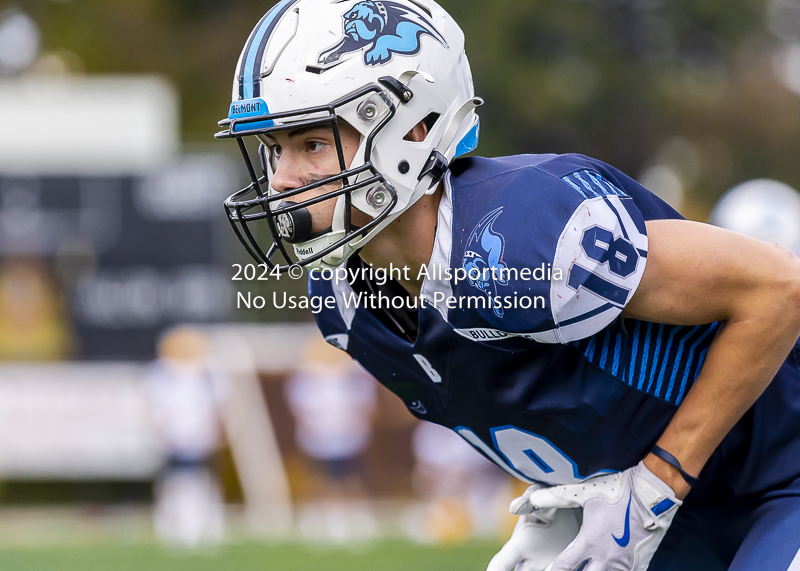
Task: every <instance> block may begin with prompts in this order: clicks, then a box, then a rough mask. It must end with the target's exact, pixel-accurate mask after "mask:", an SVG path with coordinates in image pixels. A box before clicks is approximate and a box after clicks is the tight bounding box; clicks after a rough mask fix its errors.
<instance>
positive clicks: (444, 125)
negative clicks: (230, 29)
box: [218, 0, 800, 571]
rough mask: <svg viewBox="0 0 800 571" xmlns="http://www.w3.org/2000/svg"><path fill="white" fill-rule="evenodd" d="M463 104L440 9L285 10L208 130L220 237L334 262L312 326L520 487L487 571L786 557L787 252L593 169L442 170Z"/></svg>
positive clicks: (790, 493) (469, 126)
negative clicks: (509, 529) (228, 188)
mask: <svg viewBox="0 0 800 571" xmlns="http://www.w3.org/2000/svg"><path fill="white" fill-rule="evenodd" d="M480 103H481V100H480V99H479V98H477V97H475V95H474V93H473V85H472V78H471V74H470V69H469V64H468V62H467V57H466V55H465V52H464V36H463V34H462V32H461V30H460V29H459V27H458V26H457V24H456V23H455V22H454V21H453V19H452V18H451V17H450V16H449V15H448V14H447V13H446V12H445V11H444V10H443V9H442V8H441V7H439V6H438V5H437V4H435V3H434V2H433V1H431V0H391V1H389V0H386V1H384V0H361V1H358V0H338V1H332V0H282V1H280V2H279V3H278V4H277V5H275V6H274V7H273V8H272V9H271V10H270V11H269V12H268V13H267V14H266V15H265V16H264V17H263V18H262V20H261V21H260V22H259V23H258V24H257V26H256V28H255V29H254V31H253V32H252V34H251V35H250V37H249V39H248V40H247V43H246V45H245V47H244V50H243V51H242V55H241V58H240V60H239V63H238V65H237V67H236V73H235V77H234V83H233V103H232V104H231V107H230V112H229V115H228V118H227V119H225V120H224V121H222V122H221V126H222V127H223V128H224V131H222V132H221V133H219V134H218V137H219V138H234V139H235V140H236V141H237V143H238V144H239V147H240V149H241V151H242V156H243V158H244V160H245V163H246V165H247V168H248V172H249V174H250V177H251V181H252V182H251V183H250V184H249V185H248V186H247V187H245V188H244V189H242V190H240V191H239V192H237V193H234V194H233V195H232V196H231V197H230V198H229V199H228V200H227V201H226V203H225V204H226V210H227V212H228V217H229V219H230V221H231V224H232V225H233V227H234V230H235V231H236V233H237V235H238V236H239V238H240V239H241V240H242V242H243V244H244V246H245V247H246V248H247V250H248V251H249V252H250V254H251V255H252V256H253V257H254V258H256V260H258V261H259V262H262V263H265V264H267V265H268V266H270V267H273V266H275V267H278V268H279V269H281V270H292V271H295V270H296V268H292V267H291V266H293V265H298V266H305V267H306V268H309V269H317V270H320V269H322V270H328V271H327V272H325V271H323V272H319V271H313V272H311V273H310V281H309V288H310V295H313V296H320V297H324V298H331V299H335V300H336V302H335V303H334V304H332V305H330V306H325V307H323V308H322V310H321V311H320V312H319V313H317V314H316V318H317V323H318V326H319V328H320V330H321V332H322V334H323V336H324V337H325V339H326V340H327V341H328V342H329V343H331V344H332V345H334V346H336V347H338V348H340V349H342V350H344V351H346V352H347V353H348V354H349V355H350V356H351V357H353V358H354V359H355V360H357V361H358V362H359V363H360V364H361V365H362V366H363V367H364V368H365V369H366V370H367V371H369V372H370V373H371V374H372V375H374V376H375V377H376V378H377V379H378V380H379V381H380V382H381V383H382V384H384V385H385V386H386V387H387V388H388V389H389V390H391V391H392V392H394V393H395V394H396V395H397V396H398V397H399V398H401V399H402V400H403V402H404V403H405V404H406V406H407V407H408V409H409V410H410V411H411V413H412V414H413V415H414V416H416V417H417V418H420V419H423V420H428V421H431V422H435V423H438V424H441V425H444V426H447V427H449V428H451V429H453V430H455V431H456V432H457V433H458V434H459V435H461V436H462V437H463V438H464V439H465V440H466V441H467V442H469V443H470V444H471V445H472V446H474V447H475V448H476V449H477V450H479V451H480V452H481V453H483V454H484V455H485V456H486V457H487V458H489V459H490V460H492V461H493V462H495V463H496V464H498V465H499V466H500V467H502V468H503V469H505V470H506V471H507V472H508V473H510V474H512V475H514V476H516V477H517V478H520V479H522V480H525V481H527V482H530V483H531V484H532V485H531V487H530V488H529V489H528V491H527V492H526V493H525V495H523V496H522V497H520V498H518V499H517V500H515V501H514V502H513V503H512V506H511V509H512V512H513V513H515V514H517V515H520V517H521V518H522V519H521V520H520V524H519V525H518V526H517V529H516V530H515V532H514V535H513V536H512V538H511V539H510V540H509V542H508V543H507V544H506V546H505V547H504V548H503V550H501V552H500V553H499V554H498V555H497V556H496V557H495V558H494V559H493V561H492V563H491V564H490V569H491V571H504V570H510V569H512V568H514V567H518V568H519V569H523V568H524V569H526V570H528V571H533V570H536V569H545V568H547V569H549V570H550V569H551V570H554V571H573V570H576V569H579V570H582V571H604V570H606V569H616V570H637V571H642V570H644V569H648V568H649V569H651V570H669V569H681V570H684V571H687V570H688V571H692V570H703V571H713V570H718V569H719V570H722V569H734V570H744V569H758V570H760V571H778V570H781V571H785V570H787V569H790V568H791V569H796V568H799V567H800V556H798V549H800V533H798V529H800V368H799V367H798V363H797V360H796V355H797V348H796V345H795V343H796V341H797V338H798V335H799V334H800V261H799V260H798V259H797V258H796V257H795V256H794V255H793V254H792V253H791V252H789V251H788V250H786V249H784V248H782V247H779V246H777V245H773V244H767V243H763V242H759V241H756V240H753V239H750V238H747V237H744V236H741V235H738V234H735V233H731V232H728V231H725V230H722V229H719V228H715V227H712V226H708V225H704V224H699V223H695V222H689V221H686V220H683V219H682V217H681V216H680V215H679V214H678V213H677V212H676V211H674V210H673V209H672V208H670V207H669V206H668V205H667V204H665V203H664V202H662V201H661V200H659V199H658V198H657V197H655V196H654V195H653V194H651V193H650V192H648V191H647V190H646V189H645V188H643V187H642V186H641V185H639V184H638V183H637V182H636V181H634V180H632V179H631V178H629V177H627V176H626V175H625V174H623V173H621V172H620V171H618V170H616V169H615V168H613V167H611V166H609V165H607V164H604V163H603V162H601V161H598V160H594V159H591V158H587V157H584V156H580V155H553V154H546V155H521V156H512V157H501V158H479V157H471V158H456V157H458V156H460V155H462V154H465V153H467V152H469V151H471V150H473V149H474V148H475V147H476V145H477V142H478V135H479V132H478V131H479V123H478V117H477V115H476V113H475V108H476V107H477V106H479V105H480ZM253 138H255V140H254V139H253ZM245 140H248V141H254V142H255V143H258V147H257V150H256V149H255V148H254V147H252V146H251V149H250V151H248V146H247V145H246V143H245ZM253 152H255V153H256V154H257V156H258V160H257V161H255V165H254V161H253V160H252V159H251V153H253ZM259 227H261V228H259ZM267 233H268V234H269V235H271V237H272V240H271V241H270V240H266V241H264V238H265V234H267ZM334 270H335V271H334ZM387 276H388V277H391V278H393V279H386V278H387ZM359 300H360V303H357V301H359ZM265 350H269V349H268V348H265ZM575 514H579V515H580V517H579V518H576V515H575ZM578 525H580V527H579V528H578ZM576 530H577V531H576ZM543 546H547V547H548V548H549V549H551V550H552V551H553V552H552V553H551V552H548V551H546V550H545V547H543ZM553 546H557V548H556V549H553Z"/></svg>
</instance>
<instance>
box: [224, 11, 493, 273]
mask: <svg viewBox="0 0 800 571" xmlns="http://www.w3.org/2000/svg"><path fill="white" fill-rule="evenodd" d="M481 103H482V101H481V100H480V99H478V98H476V97H474V92H473V86H472V75H471V72H470V68H469V63H468V61H467V57H466V54H465V53H464V34H463V33H462V31H461V29H460V28H459V27H458V25H457V24H456V22H455V21H454V20H453V19H452V18H451V17H450V15H449V14H447V12H445V11H444V9H442V8H441V7H440V6H439V5H437V4H436V3H435V2H433V1H431V0H392V1H388V0H282V1H281V2H279V3H278V4H276V5H275V6H274V7H273V8H272V9H271V10H270V11H269V12H268V13H267V14H266V15H265V16H264V17H263V18H262V19H261V21H260V22H259V23H258V25H257V26H256V28H255V30H253V32H252V34H251V35H250V38H249V39H248V40H247V44H246V45H245V48H244V50H243V51H242V55H241V56H240V58H239V63H238V65H237V67H236V74H235V76H234V81H233V103H232V104H231V107H230V113H229V115H228V118H227V119H225V120H223V121H220V126H222V127H224V128H225V130H224V131H222V132H220V133H217V135H216V137H217V138H236V139H237V142H238V143H239V146H240V150H241V152H242V155H243V157H244V159H245V162H246V164H247V168H248V172H249V174H250V178H251V181H252V182H251V183H250V184H249V185H248V186H247V187H245V188H243V189H241V190H239V191H238V192H235V193H234V194H232V195H231V196H230V197H229V198H228V200H226V201H225V210H226V212H227V214H228V218H229V220H230V222H231V224H232V226H233V228H234V230H235V231H236V234H237V236H238V237H239V239H240V240H241V241H242V243H243V244H244V246H245V248H246V249H247V250H248V252H249V253H250V254H251V255H252V256H253V257H254V258H255V259H256V260H257V261H259V262H263V263H266V264H267V265H269V266H270V267H274V266H275V265H278V266H280V267H281V268H282V269H284V268H287V267H288V266H289V265H292V264H294V263H296V264H298V265H302V266H309V267H317V268H320V267H322V268H325V267H336V266H338V265H340V264H341V263H342V262H343V261H344V260H346V259H347V258H348V257H349V256H350V255H352V254H353V252H355V251H357V250H358V249H359V248H361V247H362V246H363V245H364V244H365V243H366V242H367V241H368V240H370V239H371V238H372V237H373V236H374V235H375V234H376V233H377V232H378V231H380V230H381V229H382V228H383V227H384V226H385V225H386V224H388V223H389V222H391V221H392V220H394V219H395V218H396V217H397V216H398V215H400V214H401V213H402V212H403V211H405V210H406V209H407V208H408V207H409V206H411V205H412V204H413V203H414V202H415V201H416V200H417V199H418V198H420V196H422V195H424V194H430V193H433V192H434V190H435V189H436V185H437V183H438V182H439V181H440V180H441V178H442V177H443V176H444V173H445V172H446V170H447V167H448V165H449V163H450V162H451V161H452V159H453V158H454V157H455V156H458V155H460V154H463V153H466V152H468V151H471V150H472V149H474V148H475V147H476V146H477V142H478V127H479V124H478V117H477V115H476V114H475V112H474V108H475V107H476V106H478V105H480V104H481ZM340 119H341V120H344V121H346V122H347V123H349V124H350V125H351V126H353V127H354V128H355V129H356V130H357V131H358V132H359V133H360V135H361V145H360V147H359V149H358V151H357V153H356V156H355V158H354V159H353V161H352V164H350V165H346V164H344V158H343V154H342V145H341V141H340V139H339V127H338V121H339V120H340ZM423 120H424V121H425V123H426V125H427V126H428V135H427V137H426V138H425V140H424V141H422V142H413V141H407V140H404V137H405V135H406V134H407V133H408V132H409V131H411V129H412V128H413V127H414V126H415V125H416V124H417V123H419V122H420V121H423ZM321 124H328V125H331V127H332V129H333V134H334V137H335V139H336V143H337V146H338V149H337V151H338V156H339V167H340V172H339V173H332V174H331V176H330V177H327V178H325V179H324V180H321V181H317V182H314V183H312V184H308V185H305V186H303V187H300V188H296V189H291V190H289V191H285V192H282V193H280V194H279V193H277V192H276V191H275V190H274V189H273V188H272V187H271V186H270V184H269V182H270V179H271V177H272V175H273V167H272V164H271V162H272V161H271V160H270V158H269V157H267V156H266V154H267V152H266V148H265V146H264V145H263V144H262V145H260V146H259V156H260V163H261V170H262V172H263V174H262V175H259V174H257V172H256V169H255V168H254V167H253V163H252V162H251V160H250V157H249V154H248V152H247V148H246V146H245V143H244V140H243V138H244V137H246V136H251V135H252V136H255V137H256V138H258V137H259V136H263V135H265V134H267V133H271V132H274V131H277V130H286V129H296V128H302V127H308V126H312V125H321ZM334 182H335V183H338V184H335V185H331V188H334V190H330V191H326V192H325V193H324V194H323V195H321V196H317V197H315V198H313V199H309V200H304V201H302V202H297V203H295V202H292V201H291V197H293V196H296V195H298V194H301V193H303V192H306V191H308V190H310V189H313V188H318V187H321V186H323V185H328V184H331V183H334ZM322 200H335V201H336V205H335V210H334V218H333V222H332V225H331V227H330V228H329V229H328V230H326V231H324V232H322V233H317V234H315V235H312V234H311V219H310V215H309V213H308V210H307V209H306V207H307V206H309V205H310V204H313V203H317V202H320V201H322ZM351 207H352V208H356V209H358V210H360V211H361V212H364V213H366V214H367V215H369V216H370V217H371V218H372V221H371V222H370V223H368V224H366V225H365V226H363V227H361V228H358V227H355V226H353V225H352V224H351V223H350V214H351ZM260 220H263V221H265V222H266V225H267V226H268V227H269V230H270V233H271V235H272V240H273V244H272V245H271V246H270V247H269V249H264V248H262V247H261V246H260V245H259V243H258V240H257V239H256V234H255V231H254V230H252V229H251V226H253V225H252V223H253V222H256V221H260ZM260 224H261V223H260ZM284 242H290V243H291V244H292V245H293V247H294V254H295V256H296V258H297V262H294V261H293V259H292V258H291V257H290V255H289V253H288V252H287V251H286V249H285V246H284ZM278 252H280V254H281V257H282V258H283V260H284V262H283V263H280V262H275V261H273V258H274V256H275V255H276V254H277V253H278ZM284 264H285V265H284Z"/></svg>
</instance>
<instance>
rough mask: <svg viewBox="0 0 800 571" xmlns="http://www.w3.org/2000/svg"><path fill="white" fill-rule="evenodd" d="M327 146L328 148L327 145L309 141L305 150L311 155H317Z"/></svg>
mask: <svg viewBox="0 0 800 571" xmlns="http://www.w3.org/2000/svg"><path fill="white" fill-rule="evenodd" d="M327 146H328V145H327V144H325V143H323V142H321V141H309V142H308V143H306V148H307V149H308V151H309V152H311V153H318V152H320V151H321V150H322V149H324V148H325V147H327Z"/></svg>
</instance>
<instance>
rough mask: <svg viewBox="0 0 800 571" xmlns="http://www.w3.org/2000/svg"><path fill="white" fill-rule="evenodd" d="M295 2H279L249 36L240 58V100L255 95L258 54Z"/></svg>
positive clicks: (292, 0)
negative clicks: (244, 50) (245, 50)
mask: <svg viewBox="0 0 800 571" xmlns="http://www.w3.org/2000/svg"><path fill="white" fill-rule="evenodd" d="M295 2H297V0H281V2H279V3H278V4H276V5H275V6H274V7H273V8H272V10H270V11H269V12H267V13H266V15H265V16H264V17H263V18H262V19H261V21H260V22H259V23H258V26H256V29H255V30H253V33H252V34H251V35H250V40H249V41H248V42H247V43H248V45H247V52H246V53H245V54H244V56H243V57H242V72H241V73H240V74H239V78H240V79H239V81H241V85H240V88H239V97H240V98H241V99H252V98H253V97H255V96H256V95H257V94H256V93H255V85H256V82H257V81H258V74H259V73H260V72H261V61H256V60H260V58H259V57H258V56H259V54H261V55H262V56H263V54H264V48H265V46H266V43H267V41H268V40H269V36H270V35H271V34H272V30H274V29H275V24H277V22H278V20H280V18H281V16H283V14H284V13H285V12H286V10H287V9H288V8H289V7H290V6H291V5H292V4H294V3H295Z"/></svg>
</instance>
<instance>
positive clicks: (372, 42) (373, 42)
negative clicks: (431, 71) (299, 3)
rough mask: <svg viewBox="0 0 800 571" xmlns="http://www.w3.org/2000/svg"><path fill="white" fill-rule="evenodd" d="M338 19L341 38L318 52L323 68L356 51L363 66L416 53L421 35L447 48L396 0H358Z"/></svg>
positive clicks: (417, 15)
mask: <svg viewBox="0 0 800 571" xmlns="http://www.w3.org/2000/svg"><path fill="white" fill-rule="evenodd" d="M342 18H343V20H344V23H343V27H344V37H343V38H342V39H341V40H340V41H339V42H337V43H336V44H335V45H333V46H331V47H330V48H328V49H327V50H325V51H323V52H322V53H321V54H319V58H318V62H319V64H320V65H321V66H323V67H324V66H327V65H331V64H334V63H336V62H337V61H338V60H339V58H340V57H341V56H342V55H343V54H346V53H350V52H354V51H358V50H364V64H365V65H369V66H374V65H383V64H385V63H388V62H389V61H391V59H392V56H393V55H394V54H400V55H414V54H416V53H418V52H419V50H420V38H421V37H422V36H423V35H429V36H431V37H432V38H434V39H435V40H436V41H437V42H439V43H440V44H442V45H443V46H445V47H447V42H446V41H445V39H444V38H443V37H442V35H441V34H440V33H439V32H438V31H437V30H436V28H434V27H433V25H432V24H431V23H430V22H429V21H428V20H427V18H425V17H424V16H423V15H422V14H420V13H418V12H416V11H415V10H412V9H410V8H407V7H405V6H403V5H402V4H398V3H396V2H386V1H378V0H362V1H361V2H358V3H357V4H355V5H354V6H353V7H352V8H351V9H350V10H348V11H347V12H345V14H344V16H342Z"/></svg>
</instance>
